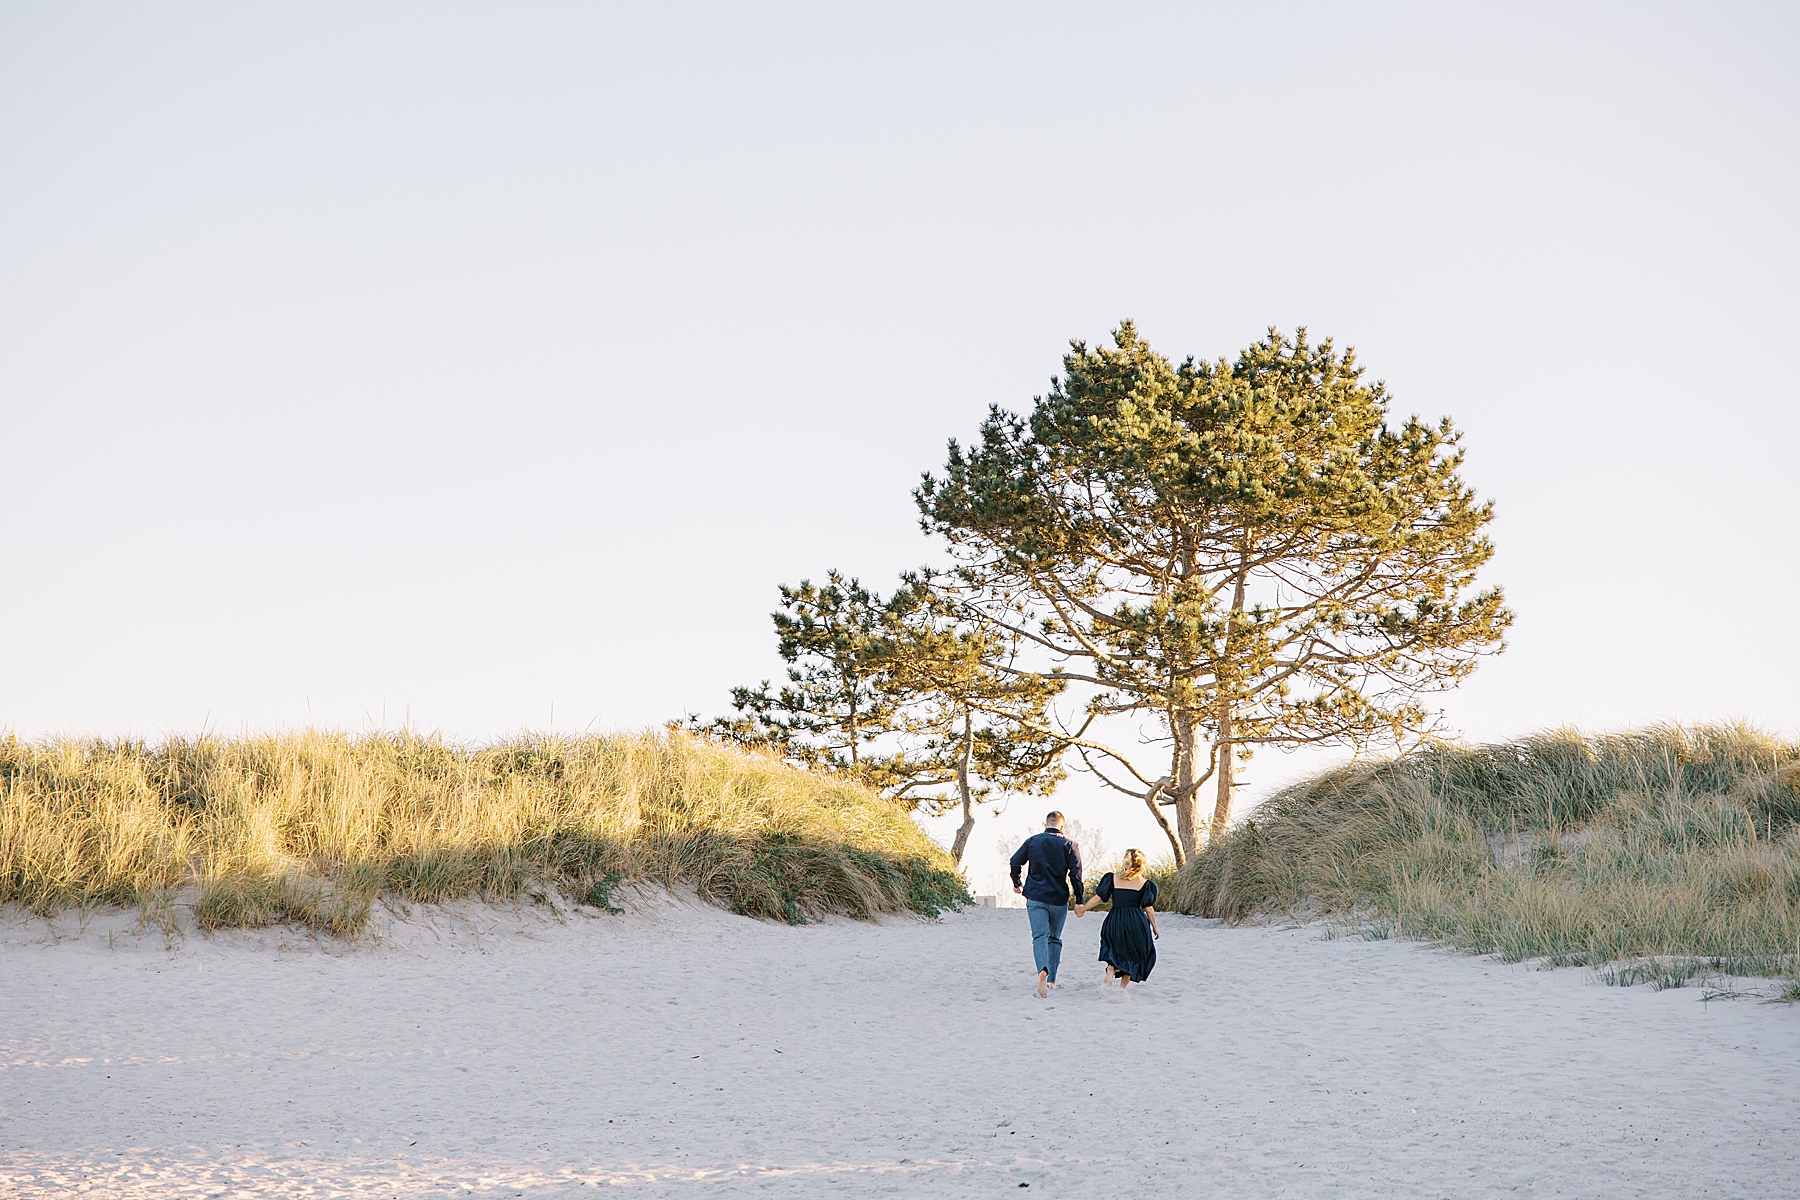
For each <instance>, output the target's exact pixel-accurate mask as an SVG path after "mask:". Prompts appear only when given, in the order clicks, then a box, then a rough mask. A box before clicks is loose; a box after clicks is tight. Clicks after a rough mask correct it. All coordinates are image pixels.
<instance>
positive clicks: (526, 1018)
mask: <svg viewBox="0 0 1800 1200" xmlns="http://www.w3.org/2000/svg"><path fill="white" fill-rule="evenodd" d="M464 917H465V919H466V920H467V922H469V924H468V925H465V926H461V927H459V926H458V925H457V924H456V923H454V922H451V921H449V920H448V919H447V918H444V917H440V918H438V922H439V928H440V929H441V930H442V931H443V932H441V933H434V932H432V931H430V930H426V929H422V928H420V927H418V926H399V927H397V928H396V930H395V931H394V936H395V937H396V939H397V940H398V941H399V942H401V943H408V942H410V944H396V945H389V946H387V947H385V948H379V949H362V950H358V951H355V952H353V953H349V954H341V953H330V954H327V953H321V952H320V951H319V950H318V949H316V948H313V947H309V946H306V945H305V944H304V943H301V944H300V948H299V949H298V950H294V951H286V952H284V951H280V950H278V949H277V948H276V947H275V941H276V940H277V939H276V938H265V939H262V945H261V948H257V947H256V946H253V945H249V944H246V941H247V939H244V938H241V937H240V938H237V939H233V940H223V941H208V940H206V939H201V938H190V939H188V940H187V941H186V942H185V943H184V944H182V945H180V946H179V947H178V948H177V949H176V950H175V951H174V952H173V953H169V952H165V951H164V950H163V949H162V946H161V942H160V940H158V941H157V942H156V943H155V944H154V945H153V946H144V947H141V948H133V949H123V950H109V949H108V948H107V944H106V936H105V934H104V932H97V931H95V930H90V931H89V932H88V934H87V935H86V936H84V937H82V938H80V939H79V940H74V941H68V940H65V941H64V942H62V943H61V944H58V945H51V946H45V945H41V944H33V943H35V942H39V941H41V940H42V938H43V927H42V926H41V925H39V926H36V927H35V931H31V930H27V929H24V928H22V927H20V926H18V925H16V924H15V925H14V926H12V927H11V929H10V930H9V931H8V932H7V933H6V936H5V937H4V938H0V1195H9V1196H10V1195H21V1196H25V1197H38V1196H61V1195H75V1194H87V1195H98V1196H127V1197H136V1196H146V1197H147V1196H157V1197H169V1196H196V1195H231V1196H239V1195H283V1196H288V1195H292V1196H302V1195H307V1196H311V1195H345V1194H349V1195H368V1196H377V1195H379V1196H398V1197H407V1196H421V1195H452V1194H474V1195H477V1196H514V1195H520V1194H524V1195H531V1196H540V1195H584V1194H590V1193H592V1192H593V1190H594V1189H595V1188H597V1187H598V1188H612V1187H617V1188H622V1189H624V1190H625V1191H629V1192H635V1193H637V1194H641V1195H656V1196H715V1195H718V1196H725V1195H740V1194H742V1195H750V1194H755V1195H809V1196H810V1195H819V1196H830V1195H866V1194H871V1193H883V1194H901V1195H940V1196H997V1195H1000V1194H1003V1193H1004V1194H1007V1195H1016V1194H1018V1189H1019V1188H1020V1186H1021V1185H1022V1184H1029V1185H1030V1187H1031V1193H1030V1194H1032V1195H1044V1194H1048V1195H1052V1196H1084V1197H1086V1196H1105V1195H1112V1194H1115V1193H1117V1194H1140V1195H1157V1194H1176V1193H1177V1192H1179V1194H1181V1195H1184V1196H1230V1197H1234V1198H1238V1200H1241V1198H1245V1197H1260V1196H1305V1197H1315V1196H1369V1197H1377V1196H1379V1197H1400V1196H1428V1197H1438V1196H1458V1197H1461V1196H1471V1195H1484V1194H1488V1193H1502V1194H1512V1193H1518V1194H1521V1195H1533V1196H1558V1195H1561V1196H1670V1195H1683V1196H1780V1195H1792V1194H1794V1189H1795V1187H1796V1182H1795V1181H1796V1180H1800V1006H1791V1005H1789V1006H1779V1005H1759V1004H1754V1003H1748V1002H1742V1001H1737V1002H1714V1003H1711V1004H1701V1003H1699V1002H1697V993H1696V992H1695V991H1693V990H1682V991H1673V992H1665V993H1661V994H1657V993H1652V992H1650V991H1648V990H1646V989H1643V988H1636V989H1629V990H1625V989H1616V988H1607V987H1603V986H1599V985H1597V984H1594V983H1592V982H1590V981H1589V979H1588V978H1587V976H1586V975H1585V973H1584V972H1580V971H1559V972H1531V971H1526V970H1524V969H1521V968H1516V967H1506V966H1501V965H1498V964H1496V963H1493V962H1490V961H1486V960H1482V959H1474V958H1467V957H1461V956H1455V955H1450V954H1445V953H1442V952H1439V951H1436V950H1432V949H1429V948H1424V947H1420V946H1416V945H1410V944H1405V943H1394V942H1376V943H1367V942H1355V941H1331V942H1327V941H1322V940H1320V939H1319V938H1318V936H1317V934H1316V932H1314V931H1293V930H1285V931H1284V930H1267V929H1223V928H1219V927H1217V926H1215V925H1213V924H1212V923H1210V922H1204V921H1199V920H1192V919H1184V918H1169V917H1164V918H1163V921H1164V936H1163V940H1162V942H1161V952H1162V963H1161V965H1160V966H1159V968H1158V970H1157V974H1156V976H1155V978H1154V979H1153V980H1152V981H1151V982H1150V983H1149V984H1148V985H1146V986H1145V987H1143V989H1142V990H1141V991H1134V993H1133V994H1132V995H1129V996H1125V997H1120V996H1117V995H1113V994H1105V993H1102V992H1101V990H1100V989H1099V987H1098V982H1097V971H1095V970H1093V969H1091V968H1090V967H1089V960H1090V958H1091V955H1092V949H1091V947H1092V945H1093V943H1094V940H1095V939H1096V937H1097V936H1098V930H1099V920H1098V918H1096V917H1089V918H1087V919H1086V920H1084V921H1080V922H1077V921H1075V920H1073V919H1071V920H1070V922H1069V925H1070V941H1071V960H1072V961H1071V963H1070V967H1071V969H1070V970H1068V971H1067V972H1066V973H1065V983H1066V984H1067V986H1066V987H1065V988H1064V989H1063V990H1062V991H1061V992H1059V993H1057V994H1055V995H1054V996H1053V998H1052V999H1051V1000H1050V1001H1048V1002H1043V1001H1039V1000H1037V999H1035V998H1034V997H1033V996H1032V995H1031V994H1030V990H1029V981H1030V976H1031V970H1030V959H1029V946H1028V944H1027V935H1026V932H1025V917H1024V913H1023V912H1021V911H1018V910H975V911H971V912H966V913H963V914H960V915H956V916H953V917H950V918H948V919H946V920H945V921H943V922H942V923H926V922H921V921H913V920H894V921H890V922H888V923H886V924H884V925H882V926H880V927H876V926H869V925H859V924H856V923H852V922H841V921H834V922H828V923H824V924H819V925H814V926H809V927H805V928H798V929H790V928H786V927H779V926H772V925H764V924H759V923H756V922H752V921H748V920H744V919H741V918H735V917H731V916H729V915H726V914H723V913H720V912H717V911H716V910H695V909H691V908H688V907H686V906H679V905H671V906H665V907H662V908H660V909H658V910H656V911H651V912H645V913H641V914H637V915H632V916H627V917H611V918H594V919H583V918H579V917H577V918H574V919H573V920H572V921H571V923H570V924H569V925H568V926H567V927H559V926H554V925H546V924H545V923H544V922H542V921H540V920H536V919H534V918H530V917H529V916H520V915H511V914H508V913H505V912H493V911H491V910H469V911H468V912H466V913H465V914H464ZM482 926H486V927H488V932H487V933H486V934H485V936H475V935H474V934H473V933H471V932H470V929H471V928H472V927H475V928H478V927H482ZM521 926H523V927H524V931H523V932H521V931H520V930H521Z"/></svg>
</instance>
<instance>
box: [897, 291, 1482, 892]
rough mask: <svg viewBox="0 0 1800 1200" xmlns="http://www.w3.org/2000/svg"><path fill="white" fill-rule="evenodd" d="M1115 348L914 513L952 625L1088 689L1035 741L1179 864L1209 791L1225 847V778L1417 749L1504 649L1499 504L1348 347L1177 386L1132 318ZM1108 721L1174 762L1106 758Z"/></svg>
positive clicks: (987, 430)
mask: <svg viewBox="0 0 1800 1200" xmlns="http://www.w3.org/2000/svg"><path fill="white" fill-rule="evenodd" d="M1113 341H1114V345H1113V347H1112V348H1110V349H1108V348H1097V349H1089V348H1088V347H1087V346H1086V345H1085V344H1084V343H1081V342H1075V343H1073V344H1072V348H1071V352H1070V353H1069V354H1068V355H1067V356H1065V357H1064V359H1063V368H1064V373H1063V376H1062V377H1061V378H1060V379H1058V380H1055V381H1053V384H1052V387H1051V389H1050V391H1049V393H1048V394H1047V395H1045V396H1041V397H1039V398H1037V400H1036V402H1035V405H1034V407H1033V410H1032V412H1031V413H1030V415H1029V416H1019V415H1017V414H1014V413H1011V412H1007V411H1004V410H1002V409H1000V408H999V407H997V406H996V407H994V408H993V409H991V410H990V412H989V415H988V419H987V421H986V422H985V423H984V424H983V426H982V429H981V438H980V441H979V443H978V444H976V445H973V446H969V447H967V448H965V447H963V446H961V445H959V444H958V443H957V442H954V441H952V442H951V443H950V447H949V456H948V461H947V463H946V465H945V468H944V471H943V473H942V475H937V476H934V475H927V476H926V477H925V479H924V482H923V484H922V485H921V486H920V488H919V489H918V491H917V492H916V494H915V497H916V499H917V502H918V504H919V508H920V511H921V513H922V514H923V523H924V526H925V528H926V530H927V531H928V532H932V533H936V534H939V535H942V536H943V537H944V538H945V539H946V540H947V542H948V544H949V548H950V551H951V553H952V555H953V556H954V557H955V559H956V560H957V563H958V567H957V570H956V571H955V572H954V573H953V574H952V575H950V576H949V577H947V578H946V579H944V580H943V581H941V586H942V589H943V591H944V593H945V595H946V596H948V597H950V602H951V603H952V604H953V606H954V608H955V611H956V613H957V615H958V616H959V617H960V618H961V619H963V620H966V621H968V622H970V623H971V624H972V625H973V627H975V628H978V629H981V630H984V631H987V632H988V633H989V634H990V635H991V636H993V637H994V638H995V639H996V640H997V641H998V642H1002V643H1005V644H1007V645H1015V644H1016V645H1020V646H1028V647H1033V648H1035V649H1036V650H1037V651H1039V652H1040V657H1041V658H1042V659H1043V660H1045V661H1047V662H1048V663H1051V664H1054V668H1055V670H1056V671H1057V675H1056V678H1057V679H1058V680H1059V681H1060V682H1063V683H1075V684H1081V685H1086V688H1087V689H1088V692H1089V695H1088V699H1087V702H1086V709H1085V714H1084V717H1083V719H1082V720H1081V721H1080V723H1079V724H1077V725H1076V726H1075V727H1074V728H1070V729H1066V730H1055V729H1051V728H1050V727H1049V726H1044V727H1041V728H1034V729H1033V730H1032V732H1034V733H1035V734H1038V735H1039V736H1045V737H1049V736H1052V735H1054V736H1056V737H1059V738H1060V740H1061V742H1062V744H1063V745H1064V746H1066V747H1070V748H1073V749H1074V750H1075V751H1077V752H1078V753H1079V754H1080V756H1081V757H1082V759H1083V761H1084V763H1085V764H1086V765H1087V766H1088V768H1089V769H1091V770H1092V771H1093V772H1094V773H1095V774H1096V775H1098V776H1099V777H1100V778H1101V779H1102V780H1103V781H1104V782H1106V783H1107V784H1108V785H1109V786H1111V787H1114V788H1116V789H1118V790H1119V791H1122V792H1125V793H1127V794H1130V795H1134V796H1138V797H1140V798H1141V799H1143V800H1144V801H1145V803H1146V804H1147V805H1148V806H1149V808H1150V811H1151V813H1152V814H1153V815H1154V816H1155V817H1156V819H1157V821H1158V823H1159V824H1160V825H1161V826H1162V828H1163V830H1164V831H1165V833H1167V834H1168V835H1169V840H1170V844H1171V846H1172V847H1173V849H1174V852H1175V855H1176V858H1177V860H1178V861H1179V860H1185V858H1186V856H1188V855H1190V854H1192V853H1194V852H1195V851H1196V850H1197V849H1198V847H1199V845H1200V839H1201V822H1200V817H1199V802H1200V795H1201V790H1202V788H1203V785H1205V784H1207V783H1208V782H1209V781H1210V782H1212V783H1213V787H1214V795H1215V800H1214V804H1213V810H1212V815H1211V833H1212V835H1214V836H1217V835H1218V834H1219V833H1221V832H1223V831H1224V829H1225V828H1226V825H1227V823H1228V822H1229V820H1230V817H1231V809H1232V791H1233V787H1234V785H1235V778H1234V767H1233V764H1234V760H1237V759H1241V758H1247V757H1248V756H1249V755H1250V754H1251V753H1252V752H1253V751H1254V750H1255V749H1256V748H1258V747H1262V746H1297V745H1304V744H1350V745H1355V746H1367V745H1370V744H1372V743H1378V742H1384V741H1385V742H1394V741H1398V740H1400V739H1402V738H1404V737H1406V736H1407V735H1409V734H1417V733H1421V732H1424V731H1426V730H1427V729H1428V728H1429V727H1430V726H1431V723H1432V715H1431V713H1430V712H1429V711H1428V709H1427V708H1426V707H1425V706H1424V705H1423V704H1422V703H1421V699H1422V697H1423V696H1424V695H1425V694H1426V693H1429V692H1432V691H1434V690H1439V689H1443V688H1448V687H1451V686H1454V685H1455V684H1456V683H1457V682H1458V681H1459V680H1461V679H1462V678H1464V677H1465V676H1466V675H1467V674H1468V673H1469V672H1470V671H1471V670H1473V669H1474V667H1475V665H1476V661H1477V658H1478V656H1480V655H1481V654H1483V653H1491V652H1496V651H1498V650H1499V649H1501V648H1502V643H1501V637H1502V634H1503V632H1504V630H1505V629H1506V627H1507V626H1508V624H1509V623H1510V621H1511V619H1512V618H1511V614H1510V613H1509V612H1508V610H1507V609H1506V607H1505V604H1504V600H1503V597H1502V594H1501V591H1500V589H1498V588H1487V589H1485V590H1477V583H1476V575H1477V572H1478V571H1479V569H1480V568H1481V567H1482V565H1483V564H1485V563H1486V562H1487V561H1488V560H1489V558H1490V557H1491V556H1492V555H1493V545H1492V543H1491V542H1490V541H1489V540H1488V538H1487V537H1486V536H1485V534H1484V533H1483V530H1484V529H1485V527H1486V526H1487V524H1488V523H1489V521H1491V520H1492V518H1493V506H1492V503H1491V502H1485V503H1484V502H1481V501H1478V500H1477V499H1476V497H1475V494H1474V493H1473V491H1472V490H1471V489H1470V488H1468V487H1467V486H1466V485H1465V484H1464V483H1463V481H1462V479H1461V476H1460V475H1459V473H1458V472H1459V468H1460V466H1461V463H1462V451H1461V449H1460V447H1459V442H1460V439H1461V434H1460V433H1459V432H1458V431H1457V430H1456V429H1455V428H1454V427H1453V426H1452V424H1451V422H1450V420H1449V419H1448V418H1444V419H1442V420H1439V421H1438V422H1436V423H1435V424H1428V423H1426V422H1423V421H1421V420H1420V419H1419V418H1418V417H1416V416H1414V417H1409V418H1408V419H1407V420H1406V421H1405V422H1403V423H1400V424H1399V425H1398V426H1396V427H1390V426H1389V424H1388V395H1387V391H1386V388H1385V387H1384V385H1382V384H1380V383H1375V384H1373V385H1371V384H1368V383H1365V382H1364V381H1363V379H1362V371H1361V369H1360V368H1359V367H1358V366H1357V364H1356V361H1355V356H1354V353H1353V352H1345V353H1343V354H1341V355H1340V354H1338V353H1337V352H1336V351H1335V350H1334V348H1333V346H1332V343H1331V342H1330V341H1326V342H1325V343H1323V344H1321V345H1318V346H1314V345H1312V344H1310V343H1309V342H1308V341H1307V337H1306V332H1305V330H1300V331H1299V332H1298V333H1297V334H1296V335H1295V336H1294V337H1293V338H1292V339H1290V338H1287V337H1285V336H1283V335H1282V334H1280V333H1278V332H1276V331H1274V330H1271V331H1270V332H1269V335H1268V336H1267V338H1265V339H1264V340H1262V341H1259V342H1257V343H1256V344H1255V345H1252V346H1251V347H1249V348H1248V349H1246V350H1245V351H1243V352H1242V353H1241V354H1239V355H1238V356H1237V358H1236V359H1235V360H1232V361H1226V360H1223V359H1221V360H1219V361H1218V362H1215V363H1205V362H1200V361H1196V360H1194V359H1191V358H1190V359H1188V360H1187V361H1185V362H1183V363H1182V364H1181V365H1180V366H1179V367H1176V366H1174V365H1172V364H1171V363H1170V362H1169V360H1168V359H1166V358H1164V357H1163V356H1162V355H1160V354H1157V353H1156V352H1155V351H1153V350H1152V349H1151V348H1150V346H1149V345H1148V344H1147V343H1146V342H1145V341H1144V340H1143V339H1142V338H1141V337H1140V336H1139V335H1138V333H1137V330H1136V329H1135V328H1134V327H1133V326H1132V324H1131V323H1130V322H1126V323H1124V324H1122V325H1121V326H1120V327H1119V329H1118V330H1117V331H1116V332H1115V334H1114V336H1113ZM996 669H998V670H1000V671H1001V672H1002V673H1003V674H1007V675H1008V676H1009V677H1015V678H1016V677H1019V672H1021V671H1022V670H1024V668H1022V667H1020V666H1017V665H1001V664H996ZM1036 674H1038V676H1039V677H1040V678H1043V677H1048V669H1045V670H1040V671H1038V672H1036ZM1115 717H1123V718H1127V719H1131V720H1133V721H1134V722H1137V723H1139V724H1141V723H1145V722H1147V723H1149V724H1151V725H1152V726H1156V727H1160V728H1161V730H1162V732H1163V737H1162V741H1163V743H1164V744H1165V745H1166V747H1167V753H1168V757H1167V759H1166V760H1164V762H1165V763H1166V765H1164V763H1158V764H1157V765H1154V766H1153V765H1148V764H1146V763H1144V762H1143V760H1142V758H1141V756H1140V753H1139V752H1137V751H1135V750H1134V749H1126V748H1122V747H1121V746H1120V745H1118V744H1115V743H1113V742H1109V741H1106V740H1103V739H1102V738H1101V737H1100V736H1099V729H1097V728H1096V725H1095V722H1096V721H1097V720H1099V719H1102V718H1115ZM1103 727H1104V726H1102V728H1103ZM1164 808H1173V809H1174V811H1175V818H1176V819H1175V826H1174V828H1173V829H1171V828H1170V825H1169V822H1168V820H1167V818H1166V817H1165V816H1164V815H1163V811H1162V810H1163V809H1164Z"/></svg>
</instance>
